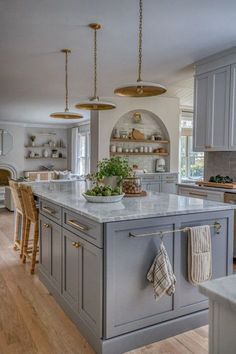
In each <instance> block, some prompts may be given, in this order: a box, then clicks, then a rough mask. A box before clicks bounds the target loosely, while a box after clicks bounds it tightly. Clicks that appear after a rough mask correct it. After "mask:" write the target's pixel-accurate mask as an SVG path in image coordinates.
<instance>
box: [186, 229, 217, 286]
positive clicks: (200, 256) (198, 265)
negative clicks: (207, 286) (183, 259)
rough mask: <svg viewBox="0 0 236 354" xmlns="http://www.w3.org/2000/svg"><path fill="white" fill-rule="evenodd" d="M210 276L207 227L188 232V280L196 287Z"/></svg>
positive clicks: (210, 258) (210, 262) (209, 238)
mask: <svg viewBox="0 0 236 354" xmlns="http://www.w3.org/2000/svg"><path fill="white" fill-rule="evenodd" d="M211 276H212V257H211V231H210V227H209V226H208V225H204V226H195V227H190V228H189V231H188V280H189V282H190V283H191V284H194V285H197V284H199V283H202V282H204V281H206V280H209V279H211Z"/></svg>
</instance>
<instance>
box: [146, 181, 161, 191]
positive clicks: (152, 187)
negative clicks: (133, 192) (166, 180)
mask: <svg viewBox="0 0 236 354" xmlns="http://www.w3.org/2000/svg"><path fill="white" fill-rule="evenodd" d="M142 187H143V190H145V191H153V192H158V193H159V192H160V191H161V183H160V182H157V183H144V184H142Z"/></svg>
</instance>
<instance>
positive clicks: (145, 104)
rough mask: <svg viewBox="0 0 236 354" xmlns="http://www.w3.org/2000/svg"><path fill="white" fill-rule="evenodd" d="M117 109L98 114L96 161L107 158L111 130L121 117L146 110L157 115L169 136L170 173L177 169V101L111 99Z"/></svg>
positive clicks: (164, 98) (164, 99)
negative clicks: (134, 111)
mask: <svg viewBox="0 0 236 354" xmlns="http://www.w3.org/2000/svg"><path fill="white" fill-rule="evenodd" d="M110 100H111V99H110ZM112 102H114V103H116V105H117V107H116V109H114V110H110V111H100V112H99V127H98V130H99V133H98V134H99V146H98V159H99V160H100V159H102V158H105V157H109V149H110V137H111V134H112V130H113V128H114V126H115V124H116V123H117V121H118V120H119V118H120V117H121V116H123V115H124V114H125V113H127V112H129V111H132V110H137V111H138V110H147V111H150V112H153V113H154V114H155V115H157V116H158V117H159V118H160V119H161V120H162V121H163V123H164V124H165V126H166V128H167V130H168V133H169V136H170V171H171V172H177V171H178V167H179V114H180V109H179V99H178V98H169V97H165V96H160V97H147V98H125V97H123V98H122V97H116V98H112Z"/></svg>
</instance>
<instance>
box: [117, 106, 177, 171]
mask: <svg viewBox="0 0 236 354" xmlns="http://www.w3.org/2000/svg"><path fill="white" fill-rule="evenodd" d="M137 112H138V113H140V115H141V121H140V122H136V121H135V119H134V114H135V113H137ZM133 129H136V130H138V131H139V132H140V133H141V134H143V135H144V136H143V137H142V138H141V139H134V138H133V134H132V131H133ZM125 136H126V137H125ZM153 137H155V139H159V140H152V139H153ZM110 155H111V156H114V155H119V156H124V157H127V159H128V160H129V164H130V165H131V166H133V165H136V166H138V168H139V169H142V170H143V169H145V170H147V171H148V172H155V165H156V160H157V159H158V158H163V159H164V160H165V163H166V171H167V172H168V171H169V170H170V157H169V155H170V136H169V133H168V130H167V128H166V126H165V124H164V123H163V121H162V120H161V118H160V117H158V116H157V115H156V114H155V113H153V112H151V111H148V110H142V109H137V110H132V111H129V112H127V113H125V114H124V115H123V116H121V117H120V118H119V119H118V121H117V123H116V124H115V126H114V128H113V131H112V134H111V138H110Z"/></svg>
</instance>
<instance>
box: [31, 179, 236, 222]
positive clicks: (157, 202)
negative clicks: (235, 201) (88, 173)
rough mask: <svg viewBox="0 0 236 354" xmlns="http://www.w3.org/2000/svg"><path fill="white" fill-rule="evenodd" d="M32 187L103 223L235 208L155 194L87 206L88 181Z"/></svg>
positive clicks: (171, 195) (193, 199)
mask: <svg viewBox="0 0 236 354" xmlns="http://www.w3.org/2000/svg"><path fill="white" fill-rule="evenodd" d="M31 187H32V188H33V191H34V194H35V195H37V196H38V197H42V198H45V199H47V200H49V201H51V202H53V203H56V204H58V205H61V206H63V207H65V208H67V209H70V210H72V211H75V212H77V213H79V214H80V215H84V216H86V217H88V218H90V219H93V220H95V221H97V222H100V223H103V222H112V221H119V220H132V219H144V218H150V217H160V216H170V215H181V214H194V213H204V212H207V211H219V210H227V209H233V206H232V205H230V204H223V203H216V202H211V201H207V200H201V199H196V198H188V197H183V196H178V195H175V194H166V193H156V192H148V195H147V196H146V197H141V198H140V197H139V198H133V197H132V198H124V199H123V200H122V201H121V202H118V203H107V204H104V203H103V204H95V203H88V202H86V201H85V199H84V197H83V196H82V193H83V192H84V190H85V182H79V181H76V182H69V183H66V182H63V183H58V182H57V183H54V182H48V183H33V184H31Z"/></svg>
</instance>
